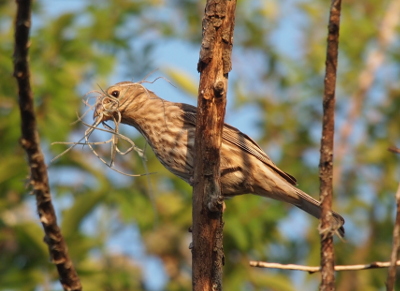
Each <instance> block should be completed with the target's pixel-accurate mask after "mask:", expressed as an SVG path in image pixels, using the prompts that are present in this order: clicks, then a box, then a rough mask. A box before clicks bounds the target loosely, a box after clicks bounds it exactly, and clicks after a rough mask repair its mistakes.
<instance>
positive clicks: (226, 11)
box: [192, 0, 236, 291]
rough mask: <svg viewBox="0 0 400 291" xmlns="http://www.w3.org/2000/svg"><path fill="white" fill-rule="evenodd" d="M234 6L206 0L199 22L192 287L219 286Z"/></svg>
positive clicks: (203, 289) (214, 287) (217, 288)
mask: <svg viewBox="0 0 400 291" xmlns="http://www.w3.org/2000/svg"><path fill="white" fill-rule="evenodd" d="M235 7H236V0H231V1H228V0H208V1H207V4H206V8H205V14H204V17H203V22H202V28H203V39H202V43H201V49H200V59H199V63H198V71H199V72H200V84H199V93H198V106H197V107H198V109H197V124H196V136H195V161H196V163H195V167H194V184H193V248H192V265H193V271H192V272H193V277H192V282H193V283H192V284H193V290H194V291H199V290H202V291H205V290H207V291H208V290H222V266H223V261H224V253H223V241H222V238H223V221H222V212H223V209H222V208H223V200H222V196H221V187H220V147H221V136H222V129H223V125H224V115H225V107H226V93H227V86H228V73H229V71H230V70H231V52H232V45H233V29H234V22H235Z"/></svg>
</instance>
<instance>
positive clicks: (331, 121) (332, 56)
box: [319, 0, 341, 291]
mask: <svg viewBox="0 0 400 291" xmlns="http://www.w3.org/2000/svg"><path fill="white" fill-rule="evenodd" d="M340 9H341V0H332V3H331V8H330V14H329V24H328V47H327V55H326V63H325V65H326V71H325V82H324V98H323V112H324V115H323V121H322V139H321V157H320V164H319V167H320V199H321V202H322V214H321V224H320V234H321V277H322V279H321V285H320V290H321V291H332V290H335V262H334V260H335V256H334V249H333V232H332V227H331V220H332V210H331V209H332V196H333V184H332V179H333V140H334V130H335V86H336V71H337V60H338V49H339V27H340Z"/></svg>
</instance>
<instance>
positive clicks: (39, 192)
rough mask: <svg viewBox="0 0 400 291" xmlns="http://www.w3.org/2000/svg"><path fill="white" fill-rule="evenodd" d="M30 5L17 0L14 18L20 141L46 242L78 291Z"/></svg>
mask: <svg viewBox="0 0 400 291" xmlns="http://www.w3.org/2000/svg"><path fill="white" fill-rule="evenodd" d="M31 4H32V3H31V1H30V0H19V1H17V5H18V6H17V9H18V10H17V17H16V21H15V50H14V76H15V78H16V79H17V82H18V90H19V92H18V96H19V107H20V112H21V130H22V137H21V140H20V143H21V145H22V147H23V148H24V149H25V151H26V153H27V156H28V162H29V167H30V186H31V187H32V188H33V193H34V194H35V196H36V203H37V211H38V213H39V216H40V221H41V223H42V225H43V228H44V231H45V237H44V241H45V242H46V243H47V245H48V247H49V252H50V257H51V261H52V263H54V264H55V265H56V266H57V270H58V273H59V277H60V282H61V284H62V286H63V288H64V290H77V291H78V290H82V286H81V283H80V280H79V278H78V275H77V273H76V271H75V269H74V266H73V264H72V261H71V259H70V258H69V255H68V250H67V245H66V244H65V241H64V238H63V236H62V234H61V231H60V228H59V227H58V225H57V218H56V215H55V211H54V208H53V205H52V203H51V194H50V188H49V181H48V175H47V168H46V165H45V163H44V156H43V153H42V151H41V149H40V140H39V135H38V132H37V125H36V117H35V111H34V104H33V93H32V90H31V85H30V72H29V62H28V52H29V30H30V27H31Z"/></svg>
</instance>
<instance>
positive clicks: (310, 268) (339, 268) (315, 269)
mask: <svg viewBox="0 0 400 291" xmlns="http://www.w3.org/2000/svg"><path fill="white" fill-rule="evenodd" d="M249 263H250V266H252V267H258V268H269V269H281V270H294V271H304V272H309V273H310V274H312V273H317V272H321V267H320V266H303V265H295V264H279V263H268V262H261V261H250V262H249ZM390 264H391V262H373V263H370V264H360V265H338V266H335V271H336V272H339V271H361V270H368V269H377V268H388V267H390ZM395 265H396V266H400V260H399V261H396V262H395Z"/></svg>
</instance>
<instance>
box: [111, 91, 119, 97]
mask: <svg viewBox="0 0 400 291" xmlns="http://www.w3.org/2000/svg"><path fill="white" fill-rule="evenodd" d="M111 96H114V97H115V98H118V97H119V91H117V90H115V91H112V92H111Z"/></svg>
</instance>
